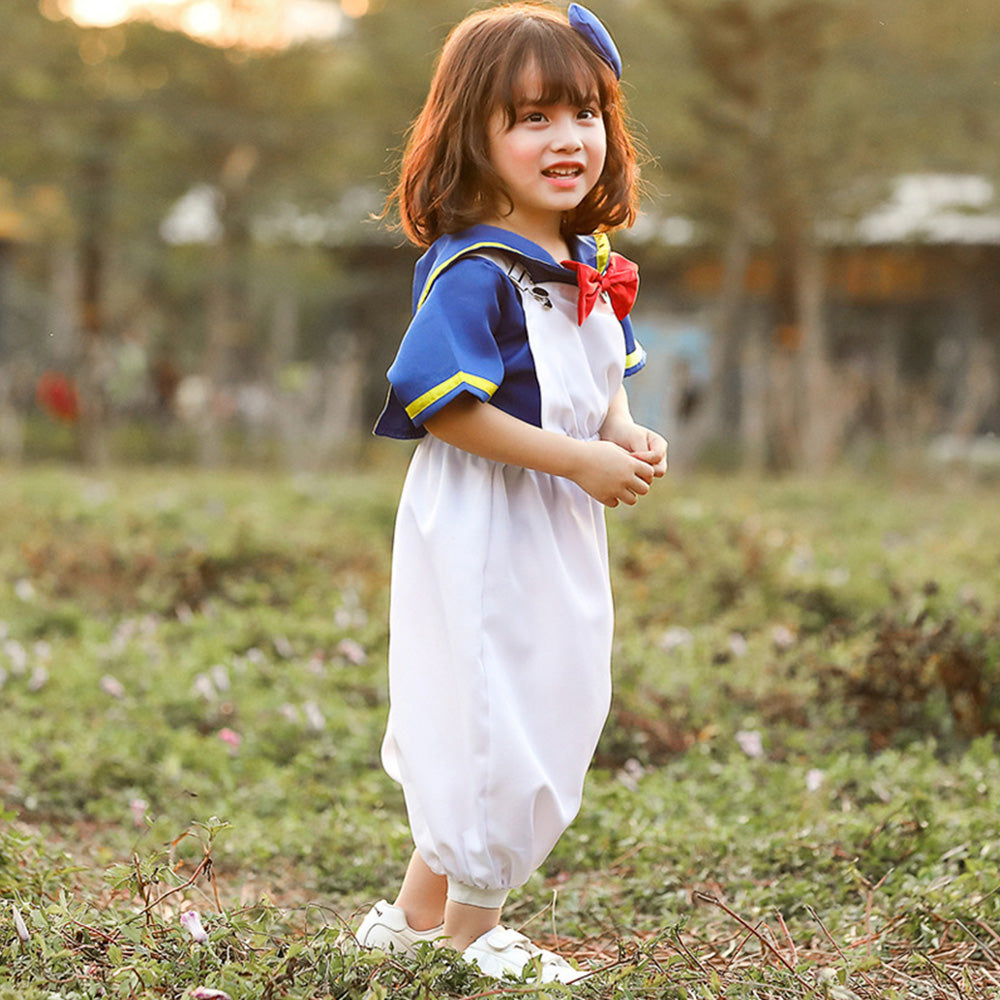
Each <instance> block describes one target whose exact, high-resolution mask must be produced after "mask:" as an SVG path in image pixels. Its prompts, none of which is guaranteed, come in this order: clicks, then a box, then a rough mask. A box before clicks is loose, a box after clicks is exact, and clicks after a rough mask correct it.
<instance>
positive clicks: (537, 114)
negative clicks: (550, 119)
mask: <svg viewBox="0 0 1000 1000" xmlns="http://www.w3.org/2000/svg"><path fill="white" fill-rule="evenodd" d="M524 120H525V121H526V122H543V121H545V115H543V114H542V113H541V111H529V112H528V113H527V114H526V115H525V116H524Z"/></svg>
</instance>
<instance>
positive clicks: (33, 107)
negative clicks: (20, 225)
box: [0, 0, 348, 462]
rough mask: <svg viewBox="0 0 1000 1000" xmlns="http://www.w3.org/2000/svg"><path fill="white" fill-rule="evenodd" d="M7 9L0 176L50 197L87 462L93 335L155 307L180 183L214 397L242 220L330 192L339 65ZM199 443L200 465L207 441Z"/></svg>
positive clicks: (242, 278) (238, 342)
mask: <svg viewBox="0 0 1000 1000" xmlns="http://www.w3.org/2000/svg"><path fill="white" fill-rule="evenodd" d="M7 13H8V15H9V16H8V22H7V23H8V26H9V27H10V28H11V30H10V31H8V32H5V33H4V35H3V36H2V38H0V97H2V103H0V129H2V131H3V134H4V138H5V141H4V143H3V145H2V149H0V175H5V176H7V177H8V178H10V179H12V180H13V181H15V182H16V183H20V184H21V185H23V186H29V185H33V186H35V187H38V186H39V185H48V186H50V187H52V188H55V189H58V190H61V191H62V193H63V194H64V196H65V199H66V203H67V205H68V223H69V234H70V235H71V238H72V239H73V241H74V243H75V246H76V253H75V258H76V275H77V278H76V284H77V288H78V294H77V302H78V307H77V310H76V320H75V323H74V326H75V329H76V330H77V332H78V349H77V352H76V361H75V367H76V374H77V377H78V381H79V383H80V390H81V391H80V396H81V408H80V423H79V428H80V445H81V453H82V456H83V458H84V459H85V460H86V461H88V462H100V461H102V460H103V459H104V458H105V455H106V445H105V436H104V427H105V416H106V403H107V401H106V398H105V397H106V391H105V387H106V382H107V373H108V368H109V365H108V348H109V338H110V337H111V336H112V335H113V334H114V333H118V334H120V333H121V332H122V331H123V330H124V329H125V328H126V327H128V325H129V324H130V322H131V321H132V320H134V318H135V317H136V316H137V315H138V314H140V313H141V312H143V311H147V310H148V309H149V301H150V299H151V298H153V299H155V297H156V292H157V290H158V287H159V286H160V275H161V274H162V270H163V269H162V260H163V246H162V243H161V240H160V237H159V225H160V223H161V221H162V219H163V217H164V216H165V214H166V213H167V211H168V209H169V208H170V206H171V205H172V204H173V203H174V201H175V200H176V199H177V198H178V197H179V196H180V195H181V194H183V193H184V192H185V191H186V190H187V189H188V188H190V187H191V186H192V185H193V184H196V183H199V182H207V183H209V184H211V185H213V187H214V190H215V191H216V193H217V199H216V206H217V210H218V222H219V228H220V237H219V239H218V240H217V241H215V243H214V245H213V246H212V247H211V248H210V250H209V251H208V252H209V253H210V254H211V258H212V259H211V263H210V264H209V266H208V267H207V268H206V272H207V274H208V275H209V280H208V281H207V282H206V285H205V299H206V322H205V340H206V346H207V349H206V351H205V354H204V358H205V362H204V364H205V373H206V375H207V376H208V377H209V379H210V380H211V382H212V383H213V384H215V385H220V384H222V383H224V382H225V381H226V380H227V379H228V378H229V377H230V375H231V374H232V366H233V358H234V355H235V354H236V353H239V352H241V351H242V353H244V354H245V353H246V351H245V348H246V347H247V346H248V342H247V330H246V317H245V314H244V313H245V303H246V301H247V295H246V289H247V287H249V285H250V284H251V280H250V276H249V273H248V266H249V263H248V261H249V252H248V245H249V239H250V231H251V218H252V217H253V216H257V215H260V216H264V215H267V214H268V212H269V211H276V210H278V209H279V208H280V207H281V206H284V205H285V204H287V203H289V202H291V201H295V202H296V204H297V205H299V206H304V205H307V204H308V203H312V204H317V203H319V202H320V201H321V200H322V199H329V198H330V196H331V193H333V192H335V191H336V190H337V187H338V185H340V184H343V183H344V182H345V177H346V174H345V171H344V170H343V169H342V168H341V167H340V163H341V161H342V157H341V156H339V155H338V151H340V150H342V149H343V148H344V147H345V146H346V145H347V140H348V137H347V136H345V135H343V134H342V133H340V132H339V131H338V130H337V129H336V128H334V127H331V126H332V124H333V123H334V122H335V121H336V112H335V104H336V102H337V100H338V96H339V95H338V88H339V87H340V81H339V79H338V73H340V71H341V66H340V64H339V62H338V59H337V52H336V50H335V49H334V47H333V46H331V45H325V46H320V45H312V46H297V47H294V48H289V49H287V50H284V51H281V52H278V53H268V54H263V53H250V52H246V51H243V50H237V49H230V50H220V49H217V48H213V47H211V46H207V45H203V44H199V43H197V42H195V41H193V40H191V39H188V38H187V37H186V36H184V35H181V34H177V33H170V32H165V31H161V30H159V29H157V28H156V27H154V26H152V25H149V24H144V23H127V24H123V25H118V26H115V27H112V28H102V29H97V28H86V29H85V28H80V27H78V26H76V25H74V24H73V23H72V22H70V21H68V20H65V19H63V18H61V17H59V16H58V14H57V13H56V14H54V15H53V17H51V18H49V17H44V16H42V15H41V14H40V12H39V8H38V4H37V3H36V2H35V0H13V5H12V8H11V9H10V10H9V11H8V12H7ZM116 279H117V280H116ZM115 286H117V290H118V291H119V293H120V295H119V300H118V301H116V302H114V303H113V306H112V312H111V313H109V297H110V296H111V295H112V294H113V292H114V290H115ZM211 429H212V430H213V431H214V425H211ZM205 441H206V443H207V454H208V455H209V456H211V455H212V454H213V447H214V445H215V443H216V442H217V436H216V435H215V434H214V433H210V434H208V435H207V437H206V438H205Z"/></svg>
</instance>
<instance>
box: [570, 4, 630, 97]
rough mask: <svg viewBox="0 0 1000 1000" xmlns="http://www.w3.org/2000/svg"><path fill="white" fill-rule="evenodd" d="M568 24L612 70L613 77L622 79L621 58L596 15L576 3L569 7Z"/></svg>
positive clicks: (609, 35)
mask: <svg viewBox="0 0 1000 1000" xmlns="http://www.w3.org/2000/svg"><path fill="white" fill-rule="evenodd" d="M568 15H569V23H570V27H572V28H573V29H574V30H575V31H578V32H579V33H580V34H581V35H583V37H584V38H585V39H586V40H587V42H588V43H589V44H590V46H591V47H592V48H593V49H595V50H596V52H597V54H598V55H599V56H600V57H601V58H602V59H603V60H604V61H605V62H606V63H607V64H608V65H609V66H610V67H611V68H612V69H613V70H614V73H615V76H616V77H617V78H618V79H619V80H620V79H621V78H622V57H621V56H620V55H619V54H618V49H617V47H616V46H615V42H614V39H613V38H612V37H611V33H610V32H609V31H608V29H607V28H605V27H604V25H603V24H601V22H600V19H599V18H598V17H597V15H596V14H594V13H592V12H591V11H589V10H587V8H586V7H583V6H581V5H580V4H578V3H571V4H570V5H569V11H568Z"/></svg>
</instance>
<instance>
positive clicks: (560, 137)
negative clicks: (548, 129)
mask: <svg viewBox="0 0 1000 1000" xmlns="http://www.w3.org/2000/svg"><path fill="white" fill-rule="evenodd" d="M552 146H553V148H554V149H559V150H564V151H565V150H575V149H581V148H582V147H583V140H582V139H581V137H580V132H579V129H578V126H577V124H576V120H575V118H574V119H570V120H568V121H561V122H558V123H557V126H556V131H555V133H554V134H553V136H552Z"/></svg>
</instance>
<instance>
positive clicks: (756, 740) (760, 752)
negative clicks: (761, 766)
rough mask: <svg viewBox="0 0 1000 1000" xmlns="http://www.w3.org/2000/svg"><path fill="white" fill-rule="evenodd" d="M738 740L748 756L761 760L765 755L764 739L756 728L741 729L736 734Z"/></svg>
mask: <svg viewBox="0 0 1000 1000" xmlns="http://www.w3.org/2000/svg"><path fill="white" fill-rule="evenodd" d="M736 742H737V743H738V744H739V747H740V749H741V750H742V751H743V752H744V753H745V754H746V755H747V756H748V757H753V758H756V759H757V760H760V759H761V758H762V757H763V756H764V741H763V739H761V735H760V733H758V732H757V731H756V730H753V729H751V730H746V729H743V730H741V731H740V732H738V733H737V734H736Z"/></svg>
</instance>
